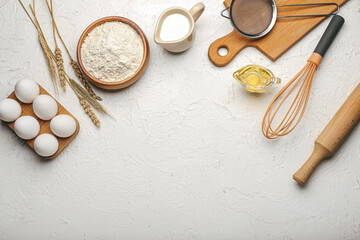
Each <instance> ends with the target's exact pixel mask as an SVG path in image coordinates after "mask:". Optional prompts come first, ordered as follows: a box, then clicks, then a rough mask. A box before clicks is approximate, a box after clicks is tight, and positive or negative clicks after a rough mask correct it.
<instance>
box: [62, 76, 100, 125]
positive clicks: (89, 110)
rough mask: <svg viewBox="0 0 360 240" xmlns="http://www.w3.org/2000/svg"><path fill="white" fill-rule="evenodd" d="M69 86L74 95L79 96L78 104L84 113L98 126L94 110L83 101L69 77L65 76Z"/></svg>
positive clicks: (98, 121) (98, 122)
mask: <svg viewBox="0 0 360 240" xmlns="http://www.w3.org/2000/svg"><path fill="white" fill-rule="evenodd" d="M65 80H66V81H67V83H68V84H69V86H70V87H71V88H72V90H73V91H74V93H75V94H76V96H77V97H78V98H79V102H80V105H81V106H82V107H83V109H84V111H85V113H86V114H87V115H88V116H89V117H90V119H91V121H92V122H93V123H94V124H95V125H96V126H97V127H100V120H99V118H98V117H97V116H96V114H95V113H94V111H93V110H92V109H91V107H90V105H89V104H88V103H87V102H86V101H85V98H84V97H82V96H81V95H80V94H79V93H78V92H77V91H76V89H75V87H74V86H73V85H72V83H71V82H70V78H69V77H68V78H65Z"/></svg>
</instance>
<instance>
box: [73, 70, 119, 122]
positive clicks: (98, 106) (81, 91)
mask: <svg viewBox="0 0 360 240" xmlns="http://www.w3.org/2000/svg"><path fill="white" fill-rule="evenodd" d="M68 79H69V82H70V84H71V85H72V87H73V88H74V89H75V90H76V91H77V92H78V93H79V94H80V95H81V96H83V97H84V98H85V99H86V101H88V103H90V104H91V105H92V106H93V107H94V108H95V109H97V110H99V111H100V112H102V113H105V114H107V115H108V116H109V117H111V118H112V119H115V117H114V116H113V115H112V114H110V112H109V111H108V110H107V109H106V108H105V107H104V106H103V105H101V103H99V102H98V101H96V100H95V99H94V98H93V97H92V96H91V95H90V93H88V92H87V91H86V90H85V89H84V88H83V87H81V86H80V85H79V84H78V83H77V82H75V81H74V80H73V79H71V78H70V77H69V76H68Z"/></svg>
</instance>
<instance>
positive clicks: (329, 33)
mask: <svg viewBox="0 0 360 240" xmlns="http://www.w3.org/2000/svg"><path fill="white" fill-rule="evenodd" d="M344 22H345V20H344V18H343V17H341V16H339V15H335V16H333V18H332V19H331V21H330V23H329V25H328V26H327V28H326V30H325V32H324V34H323V35H322V37H321V39H320V41H319V43H318V45H317V46H316V48H315V50H314V52H316V53H318V54H320V55H321V56H322V57H323V56H324V55H325V53H326V51H327V50H328V48H329V47H330V45H331V43H332V42H333V40H334V39H335V37H336V35H337V34H338V32H339V31H340V28H341V27H342V25H343V24H344Z"/></svg>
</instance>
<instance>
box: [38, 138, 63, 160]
mask: <svg viewBox="0 0 360 240" xmlns="http://www.w3.org/2000/svg"><path fill="white" fill-rule="evenodd" d="M58 148H59V142H58V140H57V139H56V137H54V135H51V134H49V133H43V134H40V135H39V136H37V138H36V139H35V141H34V149H35V152H36V153H37V154H39V155H40V156H42V157H50V156H52V155H54V154H55V153H56V151H57V150H58Z"/></svg>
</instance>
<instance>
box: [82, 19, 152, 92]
mask: <svg viewBox="0 0 360 240" xmlns="http://www.w3.org/2000/svg"><path fill="white" fill-rule="evenodd" d="M105 22H123V23H126V24H128V25H130V26H131V27H132V28H133V29H134V30H135V31H136V32H137V33H138V34H139V35H140V37H141V39H142V41H143V45H144V56H143V59H142V61H141V64H140V67H139V68H138V70H137V71H136V72H135V74H134V75H133V76H131V77H129V78H127V79H125V80H122V81H118V82H104V81H101V80H99V79H97V78H95V77H94V76H92V75H91V74H90V73H89V72H88V71H86V69H85V67H84V65H83V64H82V61H81V46H82V44H83V43H84V40H85V38H86V37H87V36H88V34H89V33H90V32H91V31H92V30H93V29H94V28H95V27H97V26H99V25H101V24H103V23H105ZM149 51H150V50H149V43H148V41H147V39H146V36H145V34H144V33H143V31H142V30H141V29H140V27H139V26H138V25H136V24H135V23H134V22H133V21H131V20H129V19H127V18H123V17H117V16H111V17H104V18H101V19H99V20H96V21H95V22H93V23H92V24H90V25H89V26H88V27H87V28H86V29H85V31H84V32H83V33H82V34H81V37H80V39H79V42H78V45H77V51H76V53H77V60H78V63H79V65H80V69H81V71H82V73H83V75H84V77H85V78H86V79H87V80H88V81H89V82H91V83H92V84H94V85H95V86H97V87H99V88H103V89H108V90H117V89H121V88H126V87H128V86H130V85H131V84H133V83H134V82H136V81H137V80H138V79H139V78H140V77H141V75H143V74H144V72H145V70H146V68H147V65H148V62H149Z"/></svg>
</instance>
